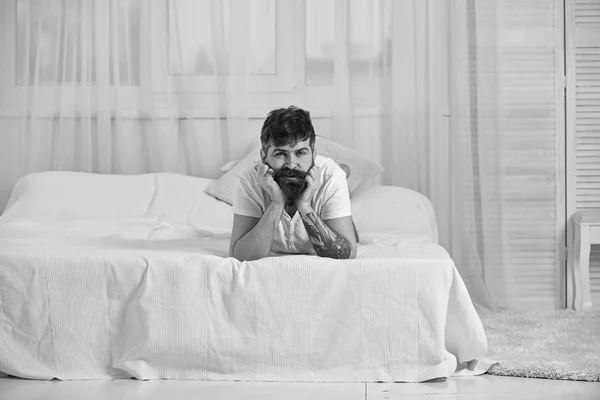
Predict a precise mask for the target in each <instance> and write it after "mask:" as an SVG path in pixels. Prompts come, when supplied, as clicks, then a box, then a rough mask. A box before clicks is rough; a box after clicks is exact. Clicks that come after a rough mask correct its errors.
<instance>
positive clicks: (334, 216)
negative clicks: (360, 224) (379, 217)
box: [229, 106, 358, 261]
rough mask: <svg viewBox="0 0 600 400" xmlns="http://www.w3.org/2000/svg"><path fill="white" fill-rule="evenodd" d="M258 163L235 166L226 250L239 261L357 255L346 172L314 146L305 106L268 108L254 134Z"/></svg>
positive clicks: (311, 127)
mask: <svg viewBox="0 0 600 400" xmlns="http://www.w3.org/2000/svg"><path fill="white" fill-rule="evenodd" d="M260 141H261V145H262V148H261V158H262V162H260V163H257V164H255V165H252V166H250V167H248V168H247V169H245V170H243V171H241V172H240V174H239V175H238V180H237V182H236V187H235V190H234V196H233V213H234V218H233V228H232V232H231V243H230V246H229V253H230V255H231V256H232V257H235V258H237V259H238V260H240V261H250V260H257V259H259V258H263V257H267V256H276V255H286V254H312V255H318V256H321V257H330V258H336V259H348V258H354V257H356V246H357V245H356V243H357V241H358V234H357V233H356V229H355V227H354V223H353V221H352V214H351V208H350V195H349V193H348V185H347V183H346V173H345V172H344V170H342V168H341V167H340V166H339V165H338V164H336V162H335V161H333V160H331V159H329V158H326V157H322V156H319V155H317V154H316V152H315V142H316V135H315V130H314V128H313V125H312V121H311V119H310V114H309V112H307V111H305V110H302V109H300V108H297V107H294V106H290V107H288V108H281V109H277V110H273V111H271V112H270V113H269V115H268V116H267V118H266V119H265V121H264V124H263V127H262V131H261V135H260Z"/></svg>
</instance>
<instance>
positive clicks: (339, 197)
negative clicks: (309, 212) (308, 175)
mask: <svg viewBox="0 0 600 400" xmlns="http://www.w3.org/2000/svg"><path fill="white" fill-rule="evenodd" d="M327 186H328V187H327V191H326V196H327V200H326V201H325V203H324V204H323V207H322V208H321V219H323V220H328V219H334V218H342V217H350V216H352V205H351V203H350V193H349V191H348V183H347V182H346V174H345V173H344V171H342V170H341V169H340V170H339V171H338V172H336V173H334V174H333V175H331V178H329V182H327Z"/></svg>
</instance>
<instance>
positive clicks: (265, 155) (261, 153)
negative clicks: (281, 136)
mask: <svg viewBox="0 0 600 400" xmlns="http://www.w3.org/2000/svg"><path fill="white" fill-rule="evenodd" d="M260 159H261V160H262V162H265V160H266V159H267V153H265V149H264V148H262V149H260Z"/></svg>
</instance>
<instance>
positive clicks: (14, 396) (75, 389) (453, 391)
mask: <svg viewBox="0 0 600 400" xmlns="http://www.w3.org/2000/svg"><path fill="white" fill-rule="evenodd" d="M0 399H2V400H33V399H44V400H67V399H69V400H75V399H85V400H96V399H111V400H113V399H114V400H117V399H128V400H137V399H144V400H154V399H156V400H158V399H161V400H162V399H177V400H187V399H218V400H229V399H231V400H239V399H244V400H259V399H260V400H265V399H278V400H312V399H324V400H338V399H339V400H342V399H343V400H364V399H369V400H371V399H372V400H375V399H377V400H393V399H428V400H442V399H443V400H449V399H465V400H467V399H468V400H475V399H477V400H479V399H574V400H586V399H594V400H598V399H600V383H589V382H572V381H552V380H546V379H523V378H506V377H499V376H491V375H482V376H476V377H456V378H450V379H448V380H446V381H444V382H435V383H367V384H364V383H346V384H344V383H308V384H307V383H287V382H261V383H249V382H206V381H136V380H115V381H56V380H55V381H50V382H46V381H32V380H25V379H12V378H3V379H0Z"/></svg>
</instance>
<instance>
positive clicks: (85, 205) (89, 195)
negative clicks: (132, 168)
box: [0, 171, 154, 222]
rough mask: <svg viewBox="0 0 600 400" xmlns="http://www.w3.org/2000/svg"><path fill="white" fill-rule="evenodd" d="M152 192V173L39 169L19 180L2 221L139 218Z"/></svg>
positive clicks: (145, 208) (148, 204) (145, 209)
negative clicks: (44, 170)
mask: <svg viewBox="0 0 600 400" xmlns="http://www.w3.org/2000/svg"><path fill="white" fill-rule="evenodd" d="M153 195H154V176H153V175H152V174H147V175H101V174H92V173H85V172H67V171H47V172H37V173H32V174H29V175H25V176H23V177H21V178H20V179H19V180H18V181H17V183H16V184H15V187H14V189H13V192H12V194H11V197H10V199H9V200H8V204H7V205H6V208H5V211H4V213H3V214H2V216H1V217H0V220H1V221H2V222H7V221H9V220H15V219H24V220H30V221H35V222H62V221H67V220H75V219H105V218H136V217H141V216H143V215H144V214H145V213H146V211H147V210H148V207H149V206H150V202H151V201H152V197H153Z"/></svg>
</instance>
